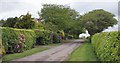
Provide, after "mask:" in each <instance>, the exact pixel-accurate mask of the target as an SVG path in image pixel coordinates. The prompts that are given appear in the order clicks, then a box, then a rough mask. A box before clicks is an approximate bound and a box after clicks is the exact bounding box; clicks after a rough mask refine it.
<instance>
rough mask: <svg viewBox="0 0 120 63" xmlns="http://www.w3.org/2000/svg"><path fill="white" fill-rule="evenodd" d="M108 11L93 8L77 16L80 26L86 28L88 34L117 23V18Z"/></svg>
mask: <svg viewBox="0 0 120 63" xmlns="http://www.w3.org/2000/svg"><path fill="white" fill-rule="evenodd" d="M114 16H115V15H113V14H112V13H110V12H107V11H105V10H103V9H98V10H93V11H90V12H89V13H86V14H84V15H83V16H81V17H80V18H79V20H80V22H81V23H82V24H83V26H82V27H85V29H87V30H88V32H89V34H90V35H94V34H95V33H99V32H101V31H103V30H104V29H106V28H108V27H109V26H113V25H115V24H117V20H116V19H115V18H114Z"/></svg>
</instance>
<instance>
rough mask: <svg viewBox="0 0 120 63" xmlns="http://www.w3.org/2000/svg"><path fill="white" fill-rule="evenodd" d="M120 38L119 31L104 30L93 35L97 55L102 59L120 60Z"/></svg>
mask: <svg viewBox="0 0 120 63" xmlns="http://www.w3.org/2000/svg"><path fill="white" fill-rule="evenodd" d="M119 33H120V32H119ZM118 38H120V37H118V32H104V33H97V34H95V35H93V37H92V44H93V46H94V49H95V52H96V55H97V57H98V58H99V59H100V60H101V61H115V62H119V60H120V55H119V54H120V52H119V51H118V50H120V40H119V39H118Z"/></svg>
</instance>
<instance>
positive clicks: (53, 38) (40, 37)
mask: <svg viewBox="0 0 120 63" xmlns="http://www.w3.org/2000/svg"><path fill="white" fill-rule="evenodd" d="M34 31H35V33H36V35H37V38H36V45H47V44H52V43H60V42H61V41H60V40H61V39H60V36H59V33H56V32H51V31H46V30H39V29H36V30H34ZM58 36H59V37H58Z"/></svg>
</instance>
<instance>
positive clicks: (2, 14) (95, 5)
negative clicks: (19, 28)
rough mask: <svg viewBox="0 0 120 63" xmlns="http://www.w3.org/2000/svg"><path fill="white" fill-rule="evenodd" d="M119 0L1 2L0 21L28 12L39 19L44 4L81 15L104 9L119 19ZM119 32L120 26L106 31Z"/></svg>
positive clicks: (15, 0)
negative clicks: (70, 9)
mask: <svg viewBox="0 0 120 63" xmlns="http://www.w3.org/2000/svg"><path fill="white" fill-rule="evenodd" d="M118 1H119V0H0V19H7V18H8V17H15V16H18V17H19V16H20V15H24V14H26V13H27V12H28V11H29V12H30V13H31V14H32V17H35V18H38V17H39V16H38V14H37V12H38V11H40V10H41V8H42V5H43V4H60V5H65V6H70V7H71V8H72V9H75V10H76V11H78V12H79V13H80V14H81V15H82V14H84V13H87V12H89V11H91V10H94V9H104V10H106V11H108V12H111V13H113V14H114V15H115V18H116V19H118V18H117V17H118ZM115 30H118V24H117V25H115V26H114V27H109V29H106V30H104V31H115Z"/></svg>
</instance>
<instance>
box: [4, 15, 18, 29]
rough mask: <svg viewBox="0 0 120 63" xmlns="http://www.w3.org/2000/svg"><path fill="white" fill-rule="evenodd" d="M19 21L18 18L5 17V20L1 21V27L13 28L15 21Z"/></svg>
mask: <svg viewBox="0 0 120 63" xmlns="http://www.w3.org/2000/svg"><path fill="white" fill-rule="evenodd" d="M18 21H19V18H17V17H15V18H12V17H11V18H7V20H6V21H5V23H3V27H12V28H14V25H15V24H16V22H18Z"/></svg>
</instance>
